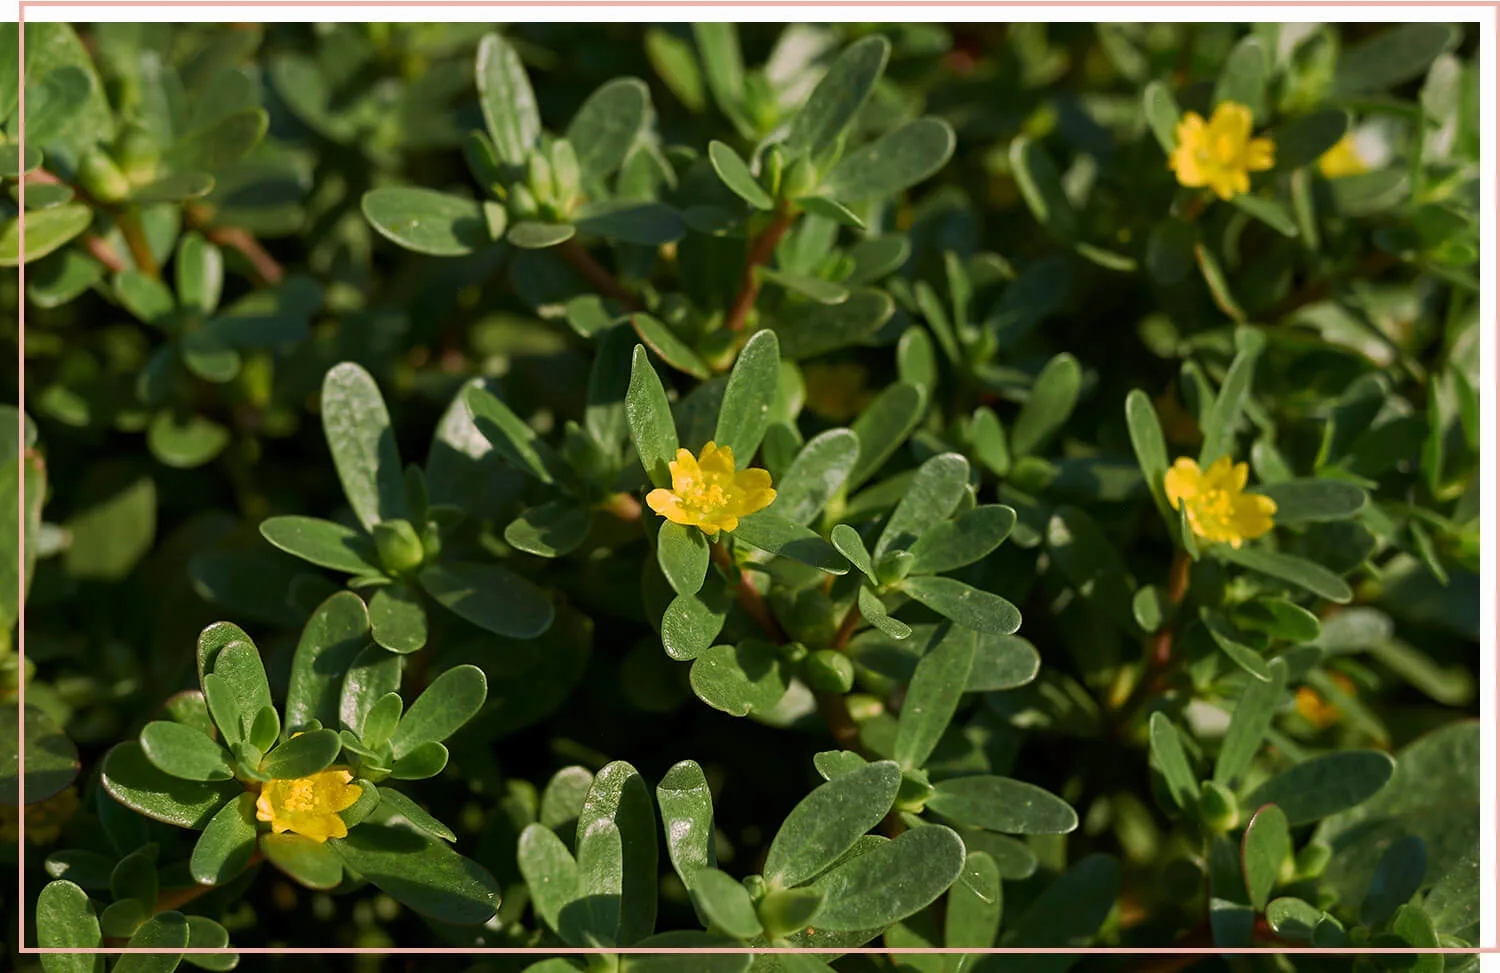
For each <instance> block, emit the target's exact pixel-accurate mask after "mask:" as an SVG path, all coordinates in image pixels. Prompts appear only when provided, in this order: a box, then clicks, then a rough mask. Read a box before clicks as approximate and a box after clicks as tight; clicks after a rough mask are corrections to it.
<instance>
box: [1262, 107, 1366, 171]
mask: <svg viewBox="0 0 1500 973" xmlns="http://www.w3.org/2000/svg"><path fill="white" fill-rule="evenodd" d="M1349 121H1350V120H1349V113H1348V112H1347V111H1344V110H1343V109H1342V108H1320V109H1318V110H1317V111H1314V112H1310V113H1309V114H1306V115H1301V116H1299V117H1297V118H1294V119H1292V120H1291V121H1289V122H1287V123H1286V124H1284V125H1282V126H1281V127H1280V128H1278V129H1276V131H1275V132H1274V133H1273V136H1274V138H1275V141H1276V168H1277V169H1279V170H1283V171H1286V172H1290V171H1292V170H1293V169H1300V168H1302V167H1303V166H1310V165H1312V164H1313V163H1315V162H1317V161H1318V160H1319V159H1321V158H1322V157H1323V153H1325V152H1327V151H1328V150H1329V149H1331V148H1333V147H1334V146H1335V145H1337V144H1338V143H1339V140H1340V139H1342V138H1343V137H1344V135H1345V133H1347V132H1348V131H1349Z"/></svg>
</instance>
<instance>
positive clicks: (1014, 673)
mask: <svg viewBox="0 0 1500 973" xmlns="http://www.w3.org/2000/svg"><path fill="white" fill-rule="evenodd" d="M1041 665H1042V659H1041V656H1040V655H1039V654H1038V653H1037V650H1036V646H1034V645H1032V644H1031V643H1030V642H1028V641H1027V640H1026V639H1023V638H1021V637H1020V636H1017V635H987V634H981V635H980V636H979V642H978V644H977V646H976V651H975V653H974V664H973V666H971V667H970V669H969V683H968V685H967V686H965V687H964V691H965V692H970V693H986V692H993V691H996V690H1001V689H1015V688H1017V687H1019V686H1024V685H1026V684H1027V683H1029V682H1031V681H1032V680H1033V679H1035V678H1036V674H1037V672H1038V670H1040V668H1041Z"/></svg>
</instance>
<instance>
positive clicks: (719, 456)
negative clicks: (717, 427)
mask: <svg viewBox="0 0 1500 973" xmlns="http://www.w3.org/2000/svg"><path fill="white" fill-rule="evenodd" d="M668 468H669V469H671V471H672V489H670V490H664V489H656V490H652V491H651V492H650V493H648V494H646V503H647V505H648V506H650V507H651V509H652V510H654V511H656V512H657V513H658V514H661V515H662V516H663V517H665V518H667V519H668V520H670V521H671V522H672V523H674V524H682V525H683V526H684V527H697V528H698V529H699V530H701V531H703V533H705V534H707V535H709V536H710V537H713V536H714V535H716V534H718V532H719V531H721V530H734V529H735V528H736V527H738V526H739V525H740V518H741V517H744V516H746V515H748V514H753V513H755V512H756V511H757V510H764V509H765V508H766V507H769V506H770V505H771V501H772V500H775V499H776V491H775V490H772V489H771V474H770V473H767V472H766V471H765V470H759V469H749V470H742V471H740V472H739V473H736V472H735V471H734V450H733V449H731V448H730V447H728V446H724V447H719V446H717V445H715V444H714V443H711V442H710V443H706V444H704V446H703V452H702V453H700V454H699V455H698V458H697V459H694V458H693V454H692V452H691V451H689V450H686V449H679V450H678V451H677V458H676V459H675V460H673V461H672V462H671V463H669V464H668Z"/></svg>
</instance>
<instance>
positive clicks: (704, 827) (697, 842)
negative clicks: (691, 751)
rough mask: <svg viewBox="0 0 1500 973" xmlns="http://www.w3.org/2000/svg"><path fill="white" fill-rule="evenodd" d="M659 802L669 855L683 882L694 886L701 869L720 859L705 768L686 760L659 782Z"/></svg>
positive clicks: (657, 792)
mask: <svg viewBox="0 0 1500 973" xmlns="http://www.w3.org/2000/svg"><path fill="white" fill-rule="evenodd" d="M656 803H657V806H658V807H660V808H661V826H662V832H663V834H664V835H665V837H666V839H667V857H668V858H670V859H671V861H672V869H673V871H675V872H676V873H677V877H678V878H680V879H682V883H683V885H686V886H688V887H689V888H691V887H692V885H693V882H694V876H695V875H697V874H698V872H699V870H700V869H704V868H711V867H712V866H713V865H714V864H716V862H717V861H718V859H717V857H716V856H715V854H714V803H713V794H712V792H711V791H710V790H709V786H708V778H706V777H704V776H703V768H701V767H699V766H698V764H697V763H695V762H694V761H691V760H683V761H680V762H678V763H675V764H673V765H672V768H671V769H670V770H668V771H667V772H666V774H665V775H664V776H663V777H662V779H661V782H660V783H658V784H657V785H656Z"/></svg>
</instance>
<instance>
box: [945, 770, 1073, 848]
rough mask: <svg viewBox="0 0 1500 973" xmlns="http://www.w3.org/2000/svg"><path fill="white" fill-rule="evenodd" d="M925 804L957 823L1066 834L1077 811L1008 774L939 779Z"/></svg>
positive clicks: (1009, 831)
mask: <svg viewBox="0 0 1500 973" xmlns="http://www.w3.org/2000/svg"><path fill="white" fill-rule="evenodd" d="M927 806H928V807H929V808H931V809H932V810H934V811H936V812H937V813H938V814H941V815H942V816H943V817H945V818H947V819H949V820H951V821H956V822H958V823H959V824H970V825H973V826H975V827H978V828H984V829H986V830H989V831H999V832H1002V833H1005V834H1068V833H1069V832H1071V831H1073V830H1074V829H1075V828H1077V827H1078V814H1077V812H1075V811H1074V810H1073V809H1072V808H1071V807H1070V806H1068V804H1067V803H1066V802H1065V801H1063V800H1062V799H1061V798H1059V797H1056V796H1054V795H1052V794H1050V793H1048V792H1047V791H1044V790H1042V789H1041V788H1040V787H1037V786H1035V785H1033V784H1028V783H1026V782H1025V781H1019V780H1011V779H1010V778H1009V777H992V776H977V777H955V778H953V779H952V780H945V781H939V782H938V783H937V784H936V785H934V789H933V794H932V796H931V797H929V798H928V799H927Z"/></svg>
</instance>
